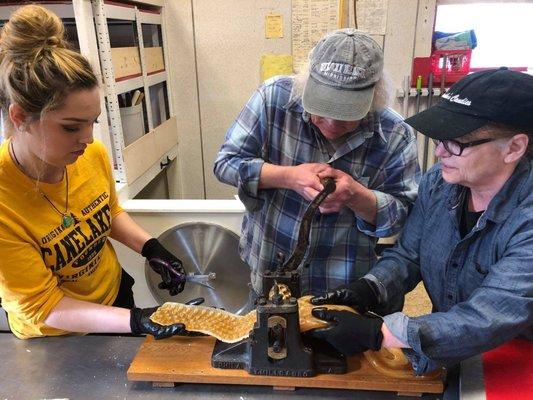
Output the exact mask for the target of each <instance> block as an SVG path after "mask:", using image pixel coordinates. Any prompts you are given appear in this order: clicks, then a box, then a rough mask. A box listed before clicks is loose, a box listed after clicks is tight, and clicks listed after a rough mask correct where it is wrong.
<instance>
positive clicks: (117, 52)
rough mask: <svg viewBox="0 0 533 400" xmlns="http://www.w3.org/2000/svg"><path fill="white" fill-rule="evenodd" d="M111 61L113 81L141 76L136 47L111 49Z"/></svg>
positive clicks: (139, 60)
mask: <svg viewBox="0 0 533 400" xmlns="http://www.w3.org/2000/svg"><path fill="white" fill-rule="evenodd" d="M111 61H112V63H113V72H114V73H115V80H121V79H125V78H130V77H133V76H140V75H141V59H140V57H139V48H138V47H112V48H111Z"/></svg>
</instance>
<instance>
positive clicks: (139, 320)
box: [130, 297, 204, 340]
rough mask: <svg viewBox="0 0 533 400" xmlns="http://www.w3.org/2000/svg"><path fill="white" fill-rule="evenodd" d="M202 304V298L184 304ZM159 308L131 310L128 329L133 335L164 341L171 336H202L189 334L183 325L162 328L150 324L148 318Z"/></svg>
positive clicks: (150, 321) (200, 334)
mask: <svg viewBox="0 0 533 400" xmlns="http://www.w3.org/2000/svg"><path fill="white" fill-rule="evenodd" d="M203 302H204V298H203V297H198V298H196V299H193V300H189V301H188V302H186V303H185V304H187V305H194V306H197V305H199V304H202V303H203ZM158 308H159V307H150V308H137V307H135V308H132V309H131V311H130V328H131V333H133V334H134V335H141V334H148V335H152V336H153V337H154V338H155V339H156V340H158V339H165V338H168V337H171V336H175V335H180V336H203V334H202V333H199V332H189V331H187V330H186V329H185V325H183V324H174V325H169V326H163V325H159V324H156V323H155V322H152V320H151V319H150V317H151V316H152V314H153V313H155V312H156V311H157V309H158Z"/></svg>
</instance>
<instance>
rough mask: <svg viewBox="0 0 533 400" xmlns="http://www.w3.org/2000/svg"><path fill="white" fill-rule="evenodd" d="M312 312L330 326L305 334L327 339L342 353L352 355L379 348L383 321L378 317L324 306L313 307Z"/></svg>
mask: <svg viewBox="0 0 533 400" xmlns="http://www.w3.org/2000/svg"><path fill="white" fill-rule="evenodd" d="M312 314H313V316H314V317H316V318H319V319H322V320H324V321H327V322H329V323H330V326H329V327H327V328H320V329H315V330H312V331H310V332H308V333H307V334H308V335H309V336H311V337H314V338H316V339H321V340H325V341H327V342H328V343H329V344H331V345H332V346H333V347H335V348H336V349H337V350H338V351H339V352H341V353H342V354H344V355H346V356H353V355H354V354H356V353H362V352H364V351H367V350H379V349H381V342H382V341H383V334H382V333H381V325H383V321H382V320H381V319H380V318H368V317H363V316H361V315H357V314H354V313H352V312H350V311H333V310H332V311H328V310H326V309H325V308H315V309H313V311H312Z"/></svg>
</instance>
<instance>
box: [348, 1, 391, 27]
mask: <svg viewBox="0 0 533 400" xmlns="http://www.w3.org/2000/svg"><path fill="white" fill-rule="evenodd" d="M356 4H357V10H356V16H357V29H359V30H362V31H363V32H367V33H370V34H374V35H385V32H386V30H387V9H388V5H389V0H357V3H356Z"/></svg>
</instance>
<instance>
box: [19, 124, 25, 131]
mask: <svg viewBox="0 0 533 400" xmlns="http://www.w3.org/2000/svg"><path fill="white" fill-rule="evenodd" d="M19 132H20V133H24V132H26V125H25V124H20V125H19Z"/></svg>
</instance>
